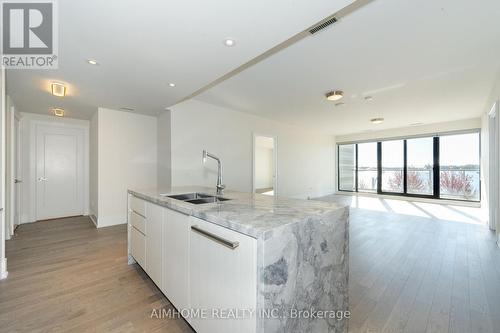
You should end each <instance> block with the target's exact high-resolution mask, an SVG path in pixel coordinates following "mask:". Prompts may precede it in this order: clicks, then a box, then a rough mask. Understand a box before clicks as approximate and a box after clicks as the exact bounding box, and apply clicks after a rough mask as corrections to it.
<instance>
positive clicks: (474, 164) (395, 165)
mask: <svg viewBox="0 0 500 333" xmlns="http://www.w3.org/2000/svg"><path fill="white" fill-rule="evenodd" d="M337 157H338V158H337V163H338V165H337V166H338V189H339V190H340V191H350V192H371V193H378V194H393V195H404V196H416V197H427V198H439V199H450V200H464V201H480V194H481V182H480V162H479V161H480V133H479V132H472V133H461V134H447V135H439V136H432V137H419V138H407V139H397V140H385V141H373V142H363V143H351V144H339V145H338V156H337Z"/></svg>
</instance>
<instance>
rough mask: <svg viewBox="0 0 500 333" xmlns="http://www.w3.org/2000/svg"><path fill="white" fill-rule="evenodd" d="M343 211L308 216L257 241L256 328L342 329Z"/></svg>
mask: <svg viewBox="0 0 500 333" xmlns="http://www.w3.org/2000/svg"><path fill="white" fill-rule="evenodd" d="M348 215H349V211H348V209H343V210H336V211H332V212H330V213H328V214H324V215H322V216H320V217H314V216H313V217H310V218H309V219H307V220H306V221H304V222H302V223H296V224H292V225H286V226H284V227H282V228H277V229H274V230H272V231H269V232H267V233H266V234H265V238H263V239H262V240H260V241H259V250H258V253H259V257H258V260H260V261H261V263H258V269H259V271H258V274H259V283H258V288H259V290H258V303H259V304H258V308H259V309H260V310H259V311H261V314H260V315H259V321H258V327H259V329H258V330H257V331H258V332H266V333H268V332H273V333H274V332H287V333H289V332H297V333H298V332H325V333H326V332H347V325H348V319H347V318H345V315H346V314H347V313H348V312H347V311H348V304H349V300H348V277H349V274H348V272H349V266H348V265H349V256H348V253H349V245H348V244H349V242H348V237H349V226H348V220H349V217H348ZM273 309H274V310H273ZM320 312H321V313H320ZM314 316H315V317H314ZM319 316H323V318H319ZM332 317H334V318H332Z"/></svg>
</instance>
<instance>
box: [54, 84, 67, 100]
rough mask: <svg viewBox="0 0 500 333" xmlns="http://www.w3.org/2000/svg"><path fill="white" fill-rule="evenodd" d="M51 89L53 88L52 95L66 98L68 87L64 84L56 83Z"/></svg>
mask: <svg viewBox="0 0 500 333" xmlns="http://www.w3.org/2000/svg"><path fill="white" fill-rule="evenodd" d="M51 88H52V95H54V96H57V97H64V96H66V86H65V85H64V84H62V83H57V82H54V83H52V85H51Z"/></svg>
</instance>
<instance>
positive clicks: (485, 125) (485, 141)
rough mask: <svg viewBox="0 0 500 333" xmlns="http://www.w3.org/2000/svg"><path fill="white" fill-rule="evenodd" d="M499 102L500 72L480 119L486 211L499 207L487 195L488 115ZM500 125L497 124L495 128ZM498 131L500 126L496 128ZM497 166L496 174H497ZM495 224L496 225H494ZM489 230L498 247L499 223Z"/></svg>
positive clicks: (499, 116) (491, 225)
mask: <svg viewBox="0 0 500 333" xmlns="http://www.w3.org/2000/svg"><path fill="white" fill-rule="evenodd" d="M499 100H500V70H499V71H498V72H497V79H496V81H495V83H494V85H493V87H492V89H491V92H490V96H489V98H488V99H487V101H486V104H485V106H484V110H483V118H482V133H483V135H482V136H481V154H482V161H481V162H482V163H483V170H484V171H485V172H484V174H483V191H482V196H483V198H485V201H486V202H487V204H488V209H489V208H490V207H491V206H492V205H496V207H497V209H498V207H499V206H500V202H499V201H498V200H497V201H496V202H491V201H490V195H489V190H490V188H489V175H490V173H491V172H493V170H489V163H488V159H487V158H488V155H489V151H490V149H493V147H490V145H489V139H488V135H489V133H490V131H489V119H488V113H489V112H490V110H491V108H492V106H493V105H494V104H495V102H497V101H499ZM498 119H500V115H497V121H498ZM498 125H500V124H498V123H497V126H498ZM498 128H499V129H500V126H499V127H498ZM498 145H500V142H497V147H495V148H496V149H498ZM498 168H499V166H497V170H496V171H497V172H498ZM496 191H497V198H500V195H499V191H500V189H498V188H497V189H496ZM495 222H496V225H494V224H495ZM490 228H491V229H496V233H497V237H498V243H499V245H500V220H499V221H493V222H492V223H491V224H490Z"/></svg>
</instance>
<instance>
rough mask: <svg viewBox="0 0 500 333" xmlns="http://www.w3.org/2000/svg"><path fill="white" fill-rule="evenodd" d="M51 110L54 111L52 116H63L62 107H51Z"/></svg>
mask: <svg viewBox="0 0 500 333" xmlns="http://www.w3.org/2000/svg"><path fill="white" fill-rule="evenodd" d="M52 112H54V116H57V117H64V109H62V108H53V109H52Z"/></svg>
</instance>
